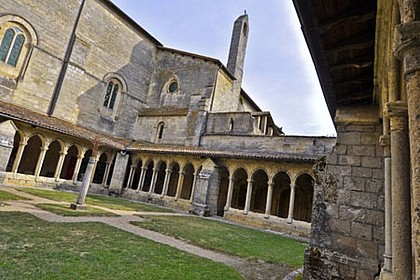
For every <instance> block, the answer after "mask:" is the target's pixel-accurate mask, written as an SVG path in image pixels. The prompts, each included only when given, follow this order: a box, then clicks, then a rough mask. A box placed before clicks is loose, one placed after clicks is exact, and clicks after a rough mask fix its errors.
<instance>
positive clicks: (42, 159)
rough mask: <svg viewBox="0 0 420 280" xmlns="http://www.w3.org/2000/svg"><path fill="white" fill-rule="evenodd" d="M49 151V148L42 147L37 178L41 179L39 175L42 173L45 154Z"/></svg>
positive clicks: (37, 167)
mask: <svg viewBox="0 0 420 280" xmlns="http://www.w3.org/2000/svg"><path fill="white" fill-rule="evenodd" d="M47 151H48V147H41V153H40V154H39V157H38V162H37V163H36V167H35V174H34V175H35V178H37V177H39V173H40V172H41V168H42V165H43V164H44V159H45V154H46V153H47Z"/></svg>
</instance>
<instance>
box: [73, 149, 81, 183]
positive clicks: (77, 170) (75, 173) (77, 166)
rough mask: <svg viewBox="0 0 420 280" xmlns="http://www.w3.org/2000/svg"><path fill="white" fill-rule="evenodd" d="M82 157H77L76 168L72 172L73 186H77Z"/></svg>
mask: <svg viewBox="0 0 420 280" xmlns="http://www.w3.org/2000/svg"><path fill="white" fill-rule="evenodd" d="M82 160H83V156H77V161H76V166H75V167H74V172H73V178H72V180H73V184H77V176H78V175H79V171H80V166H81V165H82Z"/></svg>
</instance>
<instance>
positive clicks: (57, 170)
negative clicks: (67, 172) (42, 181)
mask: <svg viewBox="0 0 420 280" xmlns="http://www.w3.org/2000/svg"><path fill="white" fill-rule="evenodd" d="M66 155H67V152H60V158H59V159H58V163H57V167H56V168H55V173H54V179H55V181H56V182H57V181H58V180H59V179H60V174H61V170H62V169H63V163H64V159H65V157H66Z"/></svg>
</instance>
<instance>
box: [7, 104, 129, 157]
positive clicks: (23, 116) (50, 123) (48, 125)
mask: <svg viewBox="0 0 420 280" xmlns="http://www.w3.org/2000/svg"><path fill="white" fill-rule="evenodd" d="M0 116H4V117H6V118H9V119H12V120H16V121H21V122H23V123H27V124H30V125H35V126H38V127H41V128H45V129H49V130H52V131H56V132H59V133H63V134H66V135H69V136H74V137H77V138H79V139H83V140H86V141H89V142H92V141H94V140H95V137H96V136H99V138H100V141H101V144H102V145H106V146H109V147H112V148H116V149H124V147H125V146H126V144H127V143H129V141H130V140H125V139H119V138H113V137H111V136H108V135H104V134H101V133H98V132H95V131H93V130H90V129H87V128H83V127H81V126H78V125H75V124H72V123H70V122H67V121H64V120H62V119H58V118H55V117H49V116H47V115H46V114H41V113H38V112H34V111H31V110H29V109H26V108H23V107H19V106H16V105H13V104H11V103H5V102H3V101H0Z"/></svg>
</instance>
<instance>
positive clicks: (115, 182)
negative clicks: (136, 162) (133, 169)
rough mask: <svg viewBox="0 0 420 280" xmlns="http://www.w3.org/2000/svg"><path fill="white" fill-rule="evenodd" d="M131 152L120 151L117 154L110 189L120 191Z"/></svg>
mask: <svg viewBox="0 0 420 280" xmlns="http://www.w3.org/2000/svg"><path fill="white" fill-rule="evenodd" d="M128 158H129V154H128V153H126V152H123V151H121V152H119V153H117V155H116V158H115V163H114V171H113V173H112V178H111V183H110V184H109V191H113V192H120V191H121V189H122V187H123V183H124V178H125V172H126V170H127V165H128Z"/></svg>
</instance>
